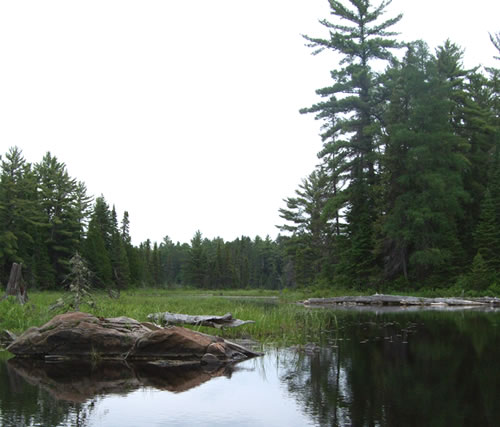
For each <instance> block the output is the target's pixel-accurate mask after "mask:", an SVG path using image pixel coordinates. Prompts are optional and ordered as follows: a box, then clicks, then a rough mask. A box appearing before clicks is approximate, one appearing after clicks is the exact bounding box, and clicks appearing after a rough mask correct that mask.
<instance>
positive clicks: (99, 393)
mask: <svg viewBox="0 0 500 427" xmlns="http://www.w3.org/2000/svg"><path fill="white" fill-rule="evenodd" d="M323 313H324V315H325V316H332V318H335V320H336V322H337V324H338V328H336V329H335V330H331V331H322V332H321V334H317V335H316V338H315V341H316V342H314V343H310V344H308V345H301V346H296V347H291V348H281V349H276V348H267V349H265V350H266V354H265V356H263V357H260V358H256V359H252V360H249V361H246V362H243V363H240V364H238V365H236V366H232V367H226V368H225V369H221V370H216V371H206V370H202V369H195V370H193V369H171V368H168V367H164V366H161V365H158V364H127V365H126V364H121V363H106V364H100V365H98V366H92V365H85V364H69V365H68V364H60V363H55V364H43V363H40V362H38V363H30V362H28V361H26V360H17V359H9V360H7V355H6V354H5V353H4V354H0V425H2V426H4V427H7V426H15V427H21V426H44V427H45V426H117V427H126V426H134V427H135V426H252V427H254V426H287V427H288V426H308V425H310V426H498V425H499V423H500V329H499V325H500V313H498V312H477V311H466V310H465V311H464V310H461V311H454V312H441V311H439V312H438V311H430V312H429V311H425V312H396V313H390V312H345V311H344V312H343V311H333V310H323Z"/></svg>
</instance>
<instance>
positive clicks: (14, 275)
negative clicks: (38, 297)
mask: <svg viewBox="0 0 500 427" xmlns="http://www.w3.org/2000/svg"><path fill="white" fill-rule="evenodd" d="M10 295H13V296H15V297H17V300H18V301H19V304H25V303H26V302H27V301H28V289H27V286H26V284H25V283H24V280H23V265H22V264H18V263H17V262H14V263H13V264H12V268H11V269H10V277H9V282H8V283H7V290H6V291H5V295H4V297H3V298H2V300H3V299H5V298H7V297H8V296H10Z"/></svg>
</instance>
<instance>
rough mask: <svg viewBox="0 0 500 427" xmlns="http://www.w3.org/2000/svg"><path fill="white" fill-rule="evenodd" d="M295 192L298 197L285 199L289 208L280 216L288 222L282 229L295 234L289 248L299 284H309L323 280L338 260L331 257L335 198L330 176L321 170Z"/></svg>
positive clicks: (291, 237) (287, 247)
mask: <svg viewBox="0 0 500 427" xmlns="http://www.w3.org/2000/svg"><path fill="white" fill-rule="evenodd" d="M295 192H296V194H297V197H290V198H287V199H285V202H286V205H287V208H286V209H285V208H282V209H280V210H279V212H280V217H281V218H283V219H284V220H285V221H286V222H287V223H286V224H284V225H282V226H279V229H280V231H284V232H288V233H291V236H290V237H289V238H288V239H286V244H285V247H286V250H287V253H288V255H289V256H290V257H291V259H292V260H293V264H294V266H295V275H294V276H295V278H296V280H297V283H298V284H299V285H308V284H310V283H312V282H314V281H315V280H317V279H319V278H320V277H321V275H322V273H324V267H325V266H326V265H327V264H329V263H333V261H334V260H333V259H330V257H329V255H330V254H329V249H330V247H331V246H332V245H333V242H332V240H333V230H332V226H331V224H330V223H329V221H328V216H327V215H326V214H325V207H326V204H327V203H328V201H329V200H330V198H331V197H332V193H331V191H330V180H329V176H328V175H327V174H326V173H325V171H324V170H323V169H322V168H319V169H318V170H315V171H314V172H313V173H311V174H310V175H309V176H308V178H307V179H305V180H303V181H302V184H301V185H299V189H298V190H296V191H295ZM330 279H331V278H330Z"/></svg>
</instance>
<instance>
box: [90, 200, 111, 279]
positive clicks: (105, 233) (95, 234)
mask: <svg viewBox="0 0 500 427" xmlns="http://www.w3.org/2000/svg"><path fill="white" fill-rule="evenodd" d="M110 216H111V214H110V212H109V208H108V205H107V203H106V201H105V199H104V197H103V196H100V197H98V198H97V199H96V201H95V204H94V209H93V211H92V215H91V218H90V222H89V228H88V232H87V239H86V241H85V258H86V259H87V260H88V262H89V267H90V269H91V270H92V271H93V272H94V273H95V279H96V281H97V283H96V285H98V286H101V287H107V286H109V285H111V283H112V279H113V267H112V264H111V254H110V248H111V234H112V233H111V218H110Z"/></svg>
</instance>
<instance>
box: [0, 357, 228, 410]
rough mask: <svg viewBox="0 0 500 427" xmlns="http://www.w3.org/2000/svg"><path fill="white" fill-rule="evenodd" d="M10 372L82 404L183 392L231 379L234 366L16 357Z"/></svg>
mask: <svg viewBox="0 0 500 427" xmlns="http://www.w3.org/2000/svg"><path fill="white" fill-rule="evenodd" d="M7 365H8V369H9V371H14V372H15V374H17V375H19V376H21V377H22V378H23V379H24V380H26V381H27V382H28V383H30V384H32V385H36V386H39V387H42V388H43V389H45V390H46V391H48V392H49V393H50V394H51V395H52V396H53V397H54V398H56V399H57V400H64V401H68V402H78V403H83V402H86V401H87V400H89V399H92V398H94V397H96V396H102V395H109V394H119V395H125V394H127V393H130V392H132V391H134V390H137V389H140V388H143V387H153V388H156V389H158V390H166V391H170V392H175V393H180V392H184V391H187V390H190V389H192V388H194V387H197V386H199V385H200V384H203V383H205V382H207V381H209V380H211V379H212V378H215V377H220V376H226V377H231V374H232V372H233V370H234V366H232V365H228V366H224V367H217V368H210V367H209V366H201V365H200V364H197V365H180V366H173V365H171V364H168V363H164V362H134V363H125V362H121V361H100V362H99V363H91V362H88V361H79V360H75V361H65V362H56V363H48V362H45V361H43V360H37V359H22V358H14V359H11V360H9V361H8V362H7Z"/></svg>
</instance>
